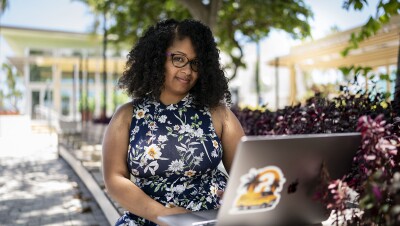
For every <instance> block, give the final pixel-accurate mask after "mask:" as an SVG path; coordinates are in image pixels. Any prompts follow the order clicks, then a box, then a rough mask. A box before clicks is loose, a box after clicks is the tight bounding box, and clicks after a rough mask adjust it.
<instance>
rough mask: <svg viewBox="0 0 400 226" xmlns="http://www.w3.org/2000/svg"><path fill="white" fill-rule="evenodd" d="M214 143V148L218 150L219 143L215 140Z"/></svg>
mask: <svg viewBox="0 0 400 226" xmlns="http://www.w3.org/2000/svg"><path fill="white" fill-rule="evenodd" d="M212 143H213V146H214V148H218V146H219V145H218V142H217V141H216V140H213V141H212Z"/></svg>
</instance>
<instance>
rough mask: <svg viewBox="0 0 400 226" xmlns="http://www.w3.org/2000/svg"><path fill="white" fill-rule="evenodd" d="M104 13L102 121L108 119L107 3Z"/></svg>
mask: <svg viewBox="0 0 400 226" xmlns="http://www.w3.org/2000/svg"><path fill="white" fill-rule="evenodd" d="M105 4H106V6H105V7H104V9H103V10H104V11H103V107H102V111H101V116H100V118H101V119H106V118H107V5H108V4H107V2H106V3H105Z"/></svg>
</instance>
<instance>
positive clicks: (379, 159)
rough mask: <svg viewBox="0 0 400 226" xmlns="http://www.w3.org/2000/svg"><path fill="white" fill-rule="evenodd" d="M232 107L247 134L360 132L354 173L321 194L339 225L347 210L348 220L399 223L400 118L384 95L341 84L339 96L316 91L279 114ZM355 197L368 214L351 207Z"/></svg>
mask: <svg viewBox="0 0 400 226" xmlns="http://www.w3.org/2000/svg"><path fill="white" fill-rule="evenodd" d="M232 110H233V112H234V113H235V114H236V115H237V117H238V119H239V121H240V122H241V124H242V126H243V128H244V130H245V133H246V134H247V135H274V134H275V135H279V134H314V133H344V132H356V131H359V132H361V134H362V143H361V146H360V148H359V150H358V152H357V155H356V156H355V159H354V167H353V170H352V172H350V173H349V174H348V175H347V176H346V177H344V178H343V179H342V180H335V181H325V182H323V183H322V185H323V186H325V189H323V190H322V191H321V193H320V194H319V195H318V196H320V198H321V201H324V202H325V203H326V205H327V207H328V208H329V209H331V210H334V211H335V212H336V213H338V214H337V216H338V218H337V220H336V223H337V224H339V222H340V217H339V216H340V214H341V213H342V214H343V213H347V216H350V219H347V220H348V222H347V223H349V224H351V222H352V223H353V224H355V225H400V169H399V155H398V151H399V150H400V139H399V137H400V117H399V116H398V115H396V111H394V110H393V109H392V106H391V103H390V102H388V101H386V96H385V95H384V94H380V93H372V92H370V93H364V94H362V93H361V92H358V93H355V94H351V93H350V92H349V90H347V89H346V88H345V87H342V93H341V94H340V95H338V96H337V97H335V98H332V99H329V98H326V97H324V96H323V95H322V94H319V93H317V94H316V95H315V96H314V97H312V98H310V99H308V100H307V101H306V102H305V104H303V105H301V104H298V105H295V106H287V107H285V108H283V109H278V110H277V111H275V112H272V111H269V110H268V109H257V110H250V109H249V108H245V109H239V108H233V109H232ZM354 194H357V195H356V197H352V196H354ZM350 201H351V202H354V201H355V202H357V203H358V205H359V206H358V209H359V210H361V211H362V212H363V214H361V215H360V211H356V210H355V209H352V208H350V207H351V206H349V204H348V203H349V202H350ZM349 211H350V212H349Z"/></svg>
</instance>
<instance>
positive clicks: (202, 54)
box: [103, 19, 244, 225]
mask: <svg viewBox="0 0 400 226" xmlns="http://www.w3.org/2000/svg"><path fill="white" fill-rule="evenodd" d="M119 86H120V87H121V88H123V89H125V90H126V91H127V93H128V94H129V95H130V96H131V97H132V98H133V101H132V102H129V103H127V104H125V105H123V106H121V107H120V108H119V109H118V110H117V111H116V112H115V114H114V116H113V118H112V120H111V122H110V124H109V126H108V128H107V131H106V133H105V136H104V141H103V173H104V180H105V185H106V188H107V192H108V193H109V194H110V196H111V197H112V198H113V199H114V200H115V201H117V202H118V203H120V204H121V206H122V207H124V208H125V209H126V210H128V211H127V212H125V214H124V215H123V216H122V217H121V218H120V219H119V220H118V221H117V223H116V225H155V224H158V225H162V223H161V222H160V221H159V220H158V219H157V217H159V216H163V215H170V214H178V213H185V212H188V211H198V210H206V209H216V208H218V207H219V205H220V195H219V194H220V193H221V192H223V191H224V189H225V186H226V182H227V176H226V175H225V174H224V173H222V172H221V171H220V170H219V168H218V165H219V163H220V162H221V160H222V162H223V164H224V166H225V169H226V170H227V172H229V169H230V167H231V164H232V159H233V156H234V154H235V149H236V145H237V143H238V142H239V140H240V138H241V137H242V136H243V135H244V133H243V129H242V127H241V125H240V123H239V121H238V120H237V118H236V117H235V115H234V114H233V113H232V112H231V111H230V109H229V108H228V107H227V104H230V92H229V90H228V85H227V79H226V77H225V76H224V72H223V71H222V69H221V66H220V64H219V51H218V49H217V47H216V43H215V41H214V38H213V35H212V33H211V30H210V29H209V28H208V27H207V26H205V25H203V24H202V23H200V22H198V21H195V20H184V21H181V22H179V21H176V20H173V19H169V20H165V21H161V22H159V23H157V24H156V25H154V26H152V27H150V28H149V29H148V30H147V31H146V32H145V33H144V35H143V37H141V38H140V39H139V41H138V43H137V44H136V45H135V46H134V47H133V48H132V50H131V51H130V53H129V55H128V61H127V67H126V71H125V72H124V74H123V76H122V77H121V78H120V80H119ZM131 176H132V178H131Z"/></svg>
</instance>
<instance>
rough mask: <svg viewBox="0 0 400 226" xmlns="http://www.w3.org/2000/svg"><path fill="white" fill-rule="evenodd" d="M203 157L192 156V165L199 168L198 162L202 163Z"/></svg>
mask: <svg viewBox="0 0 400 226" xmlns="http://www.w3.org/2000/svg"><path fill="white" fill-rule="evenodd" d="M201 154H203V153H201ZM203 155H204V154H203ZM203 155H201V156H194V161H193V164H195V165H197V166H199V165H200V162H201V161H203Z"/></svg>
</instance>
